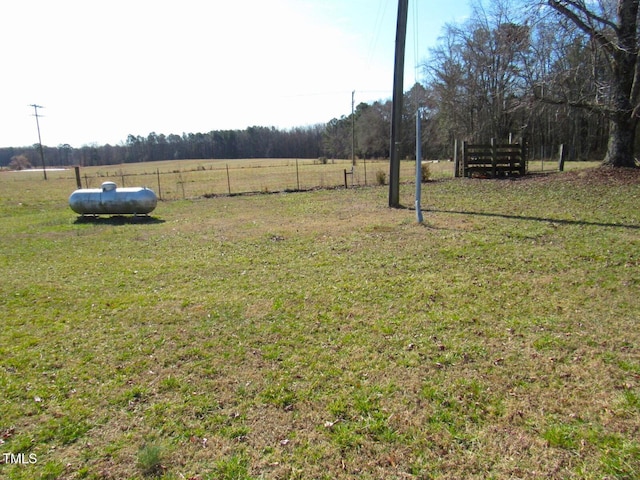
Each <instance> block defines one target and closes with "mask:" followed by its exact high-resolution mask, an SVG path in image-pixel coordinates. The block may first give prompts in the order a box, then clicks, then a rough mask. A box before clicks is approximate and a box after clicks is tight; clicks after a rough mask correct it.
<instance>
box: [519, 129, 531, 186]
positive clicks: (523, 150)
mask: <svg viewBox="0 0 640 480" xmlns="http://www.w3.org/2000/svg"><path fill="white" fill-rule="evenodd" d="M528 162H529V159H528V158H527V145H526V142H525V139H524V137H520V176H521V177H524V176H525V175H526V174H527V163H528Z"/></svg>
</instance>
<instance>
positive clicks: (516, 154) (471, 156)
mask: <svg viewBox="0 0 640 480" xmlns="http://www.w3.org/2000/svg"><path fill="white" fill-rule="evenodd" d="M526 171H527V158H526V146H525V143H524V142H523V141H522V140H520V141H519V142H518V143H505V144H500V143H497V142H496V140H495V139H494V138H492V139H491V143H490V144H470V143H467V142H463V143H462V172H461V173H462V175H463V176H464V177H472V176H478V177H491V178H495V177H505V176H513V175H520V176H522V175H524V174H525V173H526Z"/></svg>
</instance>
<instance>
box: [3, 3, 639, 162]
mask: <svg viewBox="0 0 640 480" xmlns="http://www.w3.org/2000/svg"><path fill="white" fill-rule="evenodd" d="M638 3H639V2H638V1H637V0H600V1H598V2H587V1H584V0H539V1H533V2H532V1H524V0H487V1H484V2H482V1H479V0H478V1H476V2H475V4H473V5H472V15H471V16H470V17H469V19H468V20H466V21H464V22H461V23H452V24H448V25H446V26H445V27H444V28H443V31H442V36H441V37H440V40H439V42H438V44H437V45H436V47H434V48H432V49H431V50H430V52H429V55H428V57H427V58H426V59H425V61H424V64H423V74H424V75H423V80H422V81H421V82H419V83H416V84H415V85H413V86H411V88H410V89H409V90H408V91H407V92H406V93H405V95H404V110H403V118H402V127H401V131H402V139H401V145H400V153H401V157H402V158H412V157H413V156H414V151H415V117H416V115H420V117H421V118H422V120H423V126H422V132H423V137H422V151H423V154H424V155H425V157H429V158H447V157H451V156H452V155H453V148H454V145H455V141H456V140H468V141H474V142H488V141H489V139H490V138H496V139H498V140H501V141H504V140H507V139H519V138H523V139H524V140H525V141H526V142H527V143H528V148H529V157H530V158H550V157H553V156H554V155H556V153H557V151H558V149H559V146H560V145H561V144H563V145H564V146H565V150H564V151H565V152H566V153H567V154H568V158H569V159H571V160H582V159H596V158H600V159H604V162H605V163H609V164H611V165H615V166H633V165H635V158H634V153H635V150H636V148H637V147H638V145H637V143H638V139H637V137H636V135H635V132H636V128H637V119H638V118H639V112H640V103H639V100H640V78H636V77H638V75H640V64H639V63H638V41H639V37H640V36H639V34H638ZM391 111H392V105H391V101H390V100H380V101H376V102H373V103H360V104H359V105H358V106H357V107H356V108H355V110H354V112H353V113H352V114H350V115H344V116H342V117H340V118H334V119H332V120H330V121H329V122H327V123H326V124H324V125H315V126H311V127H304V128H294V129H290V130H279V129H276V128H273V127H257V126H256V127H249V128H247V129H245V130H225V131H212V132H209V133H189V134H184V133H183V134H182V135H175V134H170V135H164V134H156V133H155V132H152V133H150V134H149V135H147V136H146V137H141V136H134V135H129V137H128V138H127V140H126V141H125V142H123V143H122V144H120V145H115V146H112V145H103V146H98V145H89V146H83V147H80V148H72V147H71V146H70V145H60V146H58V147H45V149H44V152H45V157H46V164H47V165H52V166H53V165H72V164H79V165H102V164H116V163H128V162H140V161H154V160H167V159H176V160H177V159H207V158H225V159H234V158H277V157H282V158H291V157H296V158H318V157H327V158H350V157H351V156H352V155H354V156H356V157H358V158H388V157H389V148H390V145H389V132H390V123H391ZM19 154H22V155H23V156H24V157H26V158H27V159H28V160H29V161H30V162H31V163H32V164H33V165H38V164H39V163H40V160H39V152H38V150H37V148H35V147H30V148H26V149H24V148H23V149H20V148H5V149H0V166H7V165H8V164H9V163H10V162H11V159H12V158H15V156H16V155H19Z"/></svg>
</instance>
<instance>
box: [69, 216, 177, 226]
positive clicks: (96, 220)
mask: <svg viewBox="0 0 640 480" xmlns="http://www.w3.org/2000/svg"><path fill="white" fill-rule="evenodd" d="M164 222H165V221H164V220H162V219H161V218H157V217H150V216H148V215H112V216H110V217H100V216H93V215H81V216H79V217H78V218H76V220H75V222H73V223H75V224H76V225H84V224H92V225H141V224H142V225H153V224H158V223H164Z"/></svg>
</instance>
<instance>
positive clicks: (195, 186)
mask: <svg viewBox="0 0 640 480" xmlns="http://www.w3.org/2000/svg"><path fill="white" fill-rule="evenodd" d="M181 162H183V163H181ZM445 165H446V166H445V168H451V169H452V168H453V167H452V166H451V165H452V164H449V162H445ZM388 172H389V162H388V161H384V160H380V161H377V160H358V161H357V162H356V165H355V166H354V165H352V163H351V161H349V160H328V161H326V163H325V162H324V161H320V160H315V161H314V160H295V159H290V160H287V159H284V160H277V161H276V160H231V161H220V160H212V161H208V162H206V161H200V162H195V161H172V162H157V163H152V164H126V165H118V166H108V167H90V168H86V169H84V168H81V169H80V172H79V180H80V183H81V185H82V188H98V187H99V186H100V185H101V184H102V182H106V181H112V182H115V183H116V184H117V185H118V187H131V186H145V187H148V188H151V189H153V190H154V191H155V192H156V194H157V195H158V197H159V198H160V199H161V200H176V199H187V198H197V197H203V196H205V197H208V196H218V195H239V194H246V193H270V192H284V191H303V190H312V189H316V188H336V187H347V188H349V187H355V186H366V185H381V184H383V183H387V182H388ZM414 180H415V161H403V162H401V165H400V182H410V181H414Z"/></svg>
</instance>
